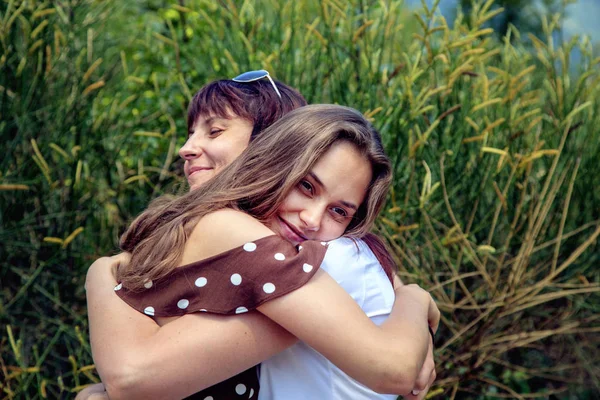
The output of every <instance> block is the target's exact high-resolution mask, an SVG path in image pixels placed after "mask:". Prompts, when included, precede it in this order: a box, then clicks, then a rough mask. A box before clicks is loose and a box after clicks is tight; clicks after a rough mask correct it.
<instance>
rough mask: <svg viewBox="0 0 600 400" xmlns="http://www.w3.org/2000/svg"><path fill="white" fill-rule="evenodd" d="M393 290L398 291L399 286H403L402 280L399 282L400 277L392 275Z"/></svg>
mask: <svg viewBox="0 0 600 400" xmlns="http://www.w3.org/2000/svg"><path fill="white" fill-rule="evenodd" d="M393 284H394V290H396V289H398V288H399V287H400V286H403V285H404V283H402V280H400V277H399V276H398V275H396V274H394V283H393Z"/></svg>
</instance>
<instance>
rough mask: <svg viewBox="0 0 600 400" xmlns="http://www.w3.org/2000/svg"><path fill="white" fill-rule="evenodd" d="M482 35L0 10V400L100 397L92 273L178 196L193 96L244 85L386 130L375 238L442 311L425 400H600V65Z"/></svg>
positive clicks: (333, 10)
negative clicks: (389, 177) (257, 81)
mask: <svg viewBox="0 0 600 400" xmlns="http://www.w3.org/2000/svg"><path fill="white" fill-rule="evenodd" d="M493 15H494V9H493V4H492V3H491V2H485V3H475V5H474V6H473V7H472V9H471V10H470V14H469V15H468V16H465V17H464V18H463V19H459V20H457V21H456V23H455V24H454V27H453V28H449V27H448V24H447V23H446V21H445V20H444V19H443V18H442V17H441V16H439V13H436V12H435V11H434V10H433V9H431V10H430V9H427V8H423V9H422V10H419V11H417V12H416V13H415V14H411V13H410V12H409V11H408V10H406V9H404V8H403V7H402V3H401V2H399V1H389V2H368V3H367V2H362V1H358V0H356V1H354V0H353V1H348V2H341V1H338V0H328V1H313V0H304V1H296V2H278V1H274V0H261V1H255V2H248V1H245V2H234V1H231V0H224V1H220V2H211V1H206V0H190V1H177V2H175V1H158V0H154V1H148V2H144V3H141V2H119V1H112V0H109V1H103V2H97V1H93V0H72V1H70V2H52V3H48V2H42V1H34V0H30V1H20V0H10V1H3V2H2V3H0V44H1V46H2V53H1V55H0V116H1V117H0V135H1V137H2V139H3V143H5V147H6V150H5V153H6V156H4V157H3V158H2V159H1V160H0V210H1V212H0V243H1V244H0V282H1V283H0V293H1V294H0V323H1V325H2V331H3V332H6V335H4V334H3V335H2V336H0V337H1V339H0V371H2V374H3V378H2V379H1V382H2V384H1V385H0V388H1V389H2V391H3V395H4V396H6V397H8V398H34V397H42V398H66V397H69V396H70V393H71V392H72V391H77V390H78V389H79V388H80V387H81V386H82V385H85V384H88V383H90V382H95V381H97V379H98V378H97V377H96V376H95V375H94V371H93V365H92V359H91V354H90V349H89V345H88V338H87V333H86V332H87V322H86V314H85V292H84V289H83V282H84V279H85V272H86V268H87V266H88V265H89V264H90V263H91V262H93V260H94V259H95V258H97V257H99V256H101V255H106V254H111V253H113V252H115V251H116V250H117V248H116V243H117V238H118V234H119V233H120V232H121V231H122V229H123V228H124V226H125V224H126V223H127V221H129V220H130V219H131V218H132V217H133V216H135V215H136V214H137V213H139V212H140V211H141V210H142V209H143V208H144V207H145V206H146V205H147V204H148V202H149V200H151V199H152V198H154V197H156V196H158V195H160V194H163V193H172V192H178V191H181V190H183V179H182V178H181V173H180V170H181V168H180V167H181V164H180V163H179V162H178V160H177V155H176V151H177V149H178V147H179V146H180V145H181V144H182V143H183V140H184V137H185V134H184V132H185V131H186V129H185V110H186V106H187V102H188V101H189V99H190V97H191V95H192V94H193V92H194V91H195V90H197V89H198V88H199V87H200V86H201V85H202V84H204V83H205V82H207V81H209V80H212V79H216V78H223V77H231V76H235V75H236V74H238V73H240V72H243V71H245V70H250V69H259V68H265V69H268V70H269V71H271V73H272V74H273V75H274V76H275V77H276V78H277V79H280V80H282V81H284V82H286V83H289V84H290V85H292V86H295V87H297V88H298V89H299V90H300V91H301V92H302V93H303V94H304V95H305V96H306V98H307V100H308V101H309V102H335V103H339V104H345V105H349V106H352V107H355V108H357V109H360V110H361V111H363V112H365V114H366V115H367V116H369V117H370V118H371V119H372V120H373V123H374V124H375V125H376V126H377V127H378V128H379V129H380V131H381V132H382V134H383V136H384V139H385V142H386V146H387V148H388V151H389V153H390V155H391V156H392V158H393V160H394V166H395V176H396V179H395V183H394V190H393V193H392V195H391V197H390V202H389V204H390V207H389V209H388V210H387V211H386V212H384V214H383V215H382V216H381V218H380V224H379V226H378V230H379V231H380V233H381V234H383V235H384V236H385V237H386V238H387V239H388V241H389V243H390V246H391V247H392V248H393V250H394V255H395V256H396V259H397V261H398V264H399V265H400V271H401V274H402V275H403V279H404V280H406V281H416V282H419V283H421V284H423V285H425V286H426V287H428V288H429V289H430V290H431V291H432V294H433V295H434V297H435V298H436V299H438V300H439V305H440V309H442V311H443V312H444V320H443V327H442V329H441V331H440V332H439V334H438V349H437V353H436V357H437V360H438V365H439V368H438V377H439V379H438V382H437V383H436V385H435V387H434V388H433V389H432V391H431V394H432V395H435V396H437V397H438V398H495V397H498V396H505V397H506V396H507V397H515V398H520V396H521V395H522V394H528V395H529V397H536V396H537V397H539V398H544V397H548V396H549V395H550V394H551V393H557V396H563V395H566V393H568V392H569V391H570V392H571V393H575V394H576V395H578V396H581V397H580V398H586V397H585V396H586V394H585V393H591V394H588V395H589V396H593V394H594V393H597V391H598V388H599V387H600V371H598V369H597V365H598V364H599V363H598V361H600V356H599V354H598V350H597V348H598V339H597V332H598V322H597V321H598V320H597V317H596V315H597V314H598V311H599V310H598V293H599V291H600V282H599V281H600V279H599V278H600V277H599V276H598V271H597V269H595V268H594V265H595V264H596V263H597V262H598V261H599V258H600V257H599V256H598V255H599V253H600V252H599V251H598V245H597V244H596V238H597V236H598V235H599V234H600V223H599V222H600V192H598V191H594V190H593V188H595V187H598V186H599V185H600V174H599V173H598V172H600V171H599V169H598V167H597V163H595V155H596V154H598V152H599V151H600V140H599V139H598V133H597V132H598V130H597V128H596V127H597V126H598V125H599V124H600V116H599V115H600V114H599V112H600V109H599V107H600V106H599V104H598V102H597V101H596V99H597V98H598V95H599V94H600V75H599V72H598V64H600V58H598V57H597V56H598V53H597V51H596V53H594V51H593V50H592V45H591V44H590V43H589V42H588V41H586V40H585V39H579V38H575V39H574V40H572V41H571V42H569V43H565V44H563V45H561V46H556V45H555V44H554V43H553V41H552V37H553V33H554V32H556V31H558V30H560V26H559V22H560V18H553V19H550V20H543V21H542V24H541V26H542V27H543V33H542V35H540V38H539V39H538V38H536V37H533V36H532V37H530V41H531V44H532V46H533V47H532V49H528V48H525V47H523V46H522V45H520V44H518V43H519V41H511V40H510V37H513V36H515V35H516V36H518V35H520V33H519V32H518V31H517V30H516V29H513V28H511V29H509V30H508V35H509V37H508V38H507V39H506V40H504V41H503V42H501V41H498V39H496V36H495V35H494V32H493V30H491V29H488V28H486V26H487V25H486V23H487V22H488V21H489V19H490V18H492V17H493ZM467 22H468V23H467ZM575 49H577V50H578V51H581V54H582V57H581V60H580V61H579V64H578V65H576V66H573V65H570V64H569V63H570V54H571V53H572V52H573V51H574V50H575ZM594 57H597V58H594ZM565 398H567V397H565ZM590 398H591V397H590Z"/></svg>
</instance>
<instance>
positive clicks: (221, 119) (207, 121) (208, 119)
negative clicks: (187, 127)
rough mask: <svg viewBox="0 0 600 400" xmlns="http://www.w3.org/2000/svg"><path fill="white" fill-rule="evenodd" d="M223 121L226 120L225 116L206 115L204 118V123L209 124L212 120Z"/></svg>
mask: <svg viewBox="0 0 600 400" xmlns="http://www.w3.org/2000/svg"><path fill="white" fill-rule="evenodd" d="M223 121H228V119H227V118H221V117H208V118H206V119H205V120H204V122H205V123H206V125H210V124H212V123H213V122H223Z"/></svg>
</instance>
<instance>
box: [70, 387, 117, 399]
mask: <svg viewBox="0 0 600 400" xmlns="http://www.w3.org/2000/svg"><path fill="white" fill-rule="evenodd" d="M75 400H109V397H108V393H106V390H105V389H104V384H102V383H96V384H94V385H89V386H87V387H86V388H85V389H83V390H82V391H81V392H79V393H77V396H76V397H75Z"/></svg>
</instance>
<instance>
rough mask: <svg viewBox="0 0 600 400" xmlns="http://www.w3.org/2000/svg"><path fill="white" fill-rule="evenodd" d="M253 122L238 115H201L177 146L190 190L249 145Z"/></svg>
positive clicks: (227, 163) (226, 164) (218, 170)
mask: <svg viewBox="0 0 600 400" xmlns="http://www.w3.org/2000/svg"><path fill="white" fill-rule="evenodd" d="M252 128H253V125H252V122H250V121H248V120H245V119H242V118H239V117H233V116H232V117H230V118H221V117H216V116H212V115H201V116H200V118H198V120H197V121H196V123H195V124H194V127H193V131H192V132H190V133H189V136H188V139H187V141H186V142H185V144H184V145H183V147H182V148H181V149H180V150H179V156H180V157H181V158H183V159H184V160H185V163H184V165H183V171H184V173H185V177H186V178H187V180H188V183H189V185H190V190H194V189H197V188H198V187H200V186H201V185H202V184H203V183H205V182H206V181H208V180H209V179H210V178H212V177H213V176H215V175H216V174H218V173H219V172H221V170H222V169H223V168H224V167H226V166H228V165H229V164H230V163H231V162H232V161H233V160H235V159H236V158H237V157H238V156H239V155H240V154H241V153H242V151H244V150H245V149H246V147H248V143H250V135H251V134H252Z"/></svg>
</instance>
